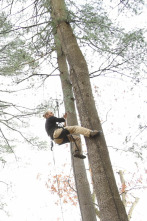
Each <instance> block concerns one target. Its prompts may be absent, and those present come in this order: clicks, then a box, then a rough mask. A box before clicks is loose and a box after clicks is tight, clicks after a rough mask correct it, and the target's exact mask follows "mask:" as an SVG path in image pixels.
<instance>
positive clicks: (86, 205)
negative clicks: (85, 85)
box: [55, 37, 96, 221]
mask: <svg viewBox="0 0 147 221" xmlns="http://www.w3.org/2000/svg"><path fill="white" fill-rule="evenodd" d="M55 42H56V51H57V60H58V66H59V71H60V79H61V84H62V90H63V96H64V104H65V111H66V112H67V113H68V115H67V123H68V125H70V126H71V125H77V124H78V121H77V117H76V111H75V104H74V98H73V92H72V85H71V83H70V80H69V74H68V67H67V63H66V57H65V55H64V53H63V52H62V50H61V47H60V44H59V42H58V40H57V38H56V37H55ZM71 153H72V151H71ZM71 156H72V155H71ZM72 164H73V171H74V177H75V183H76V189H77V195H78V200H79V205H80V211H81V216H82V220H83V221H96V214H95V209H94V205H93V202H92V196H91V192H90V187H89V183H88V179H87V174H86V169H85V165H84V161H83V160H81V159H77V158H74V157H73V156H72Z"/></svg>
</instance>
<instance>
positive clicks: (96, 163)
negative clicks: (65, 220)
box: [50, 0, 128, 221]
mask: <svg viewBox="0 0 147 221" xmlns="http://www.w3.org/2000/svg"><path fill="white" fill-rule="evenodd" d="M50 3H51V7H52V13H53V14H54V18H56V19H55V20H54V23H55V25H56V27H57V33H58V36H59V38H60V41H61V45H62V48H63V50H64V53H65V54H66V57H67V60H68V64H69V66H70V76H71V81H72V86H73V90H74V95H75V99H76V104H77V108H78V112H79V116H80V120H81V124H82V126H84V127H88V128H90V129H98V130H102V127H101V123H100V120H99V117H98V114H97V111H96V107H95V103H94V99H93V95H92V90H91V85H90V80H89V72H88V68H87V64H86V61H85V59H84V56H83V54H82V52H81V50H80V48H79V46H78V44H77V41H76V38H75V36H74V34H73V31H72V28H71V26H70V24H69V21H68V16H67V9H66V7H65V3H64V0H60V1H59V0H51V1H50ZM86 144H87V148H88V158H89V162H90V166H91V169H92V175H93V181H94V189H95V192H96V195H97V199H98V204H99V207H100V217H101V220H102V221H106V220H114V221H118V220H124V221H127V220H128V218H127V214H126V211H125V208H124V206H123V203H122V201H121V199H120V196H119V193H118V189H117V186H116V182H115V178H114V174H113V170H112V166H111V162H110V158H109V153H108V149H107V146H106V142H105V138H104V135H101V136H100V138H95V139H88V138H86Z"/></svg>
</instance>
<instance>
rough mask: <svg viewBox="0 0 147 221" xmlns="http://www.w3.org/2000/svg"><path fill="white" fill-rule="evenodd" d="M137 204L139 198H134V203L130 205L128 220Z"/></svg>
mask: <svg viewBox="0 0 147 221" xmlns="http://www.w3.org/2000/svg"><path fill="white" fill-rule="evenodd" d="M138 202H139V198H138V197H135V201H134V202H133V203H132V205H131V208H130V210H129V212H128V220H131V218H132V213H133V210H134V208H135V206H136V205H137V203H138Z"/></svg>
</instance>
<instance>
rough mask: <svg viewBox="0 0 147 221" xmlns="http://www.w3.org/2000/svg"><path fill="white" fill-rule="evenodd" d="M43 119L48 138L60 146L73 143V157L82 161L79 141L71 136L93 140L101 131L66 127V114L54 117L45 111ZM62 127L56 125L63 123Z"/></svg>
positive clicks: (82, 156)
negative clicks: (81, 136)
mask: <svg viewBox="0 0 147 221" xmlns="http://www.w3.org/2000/svg"><path fill="white" fill-rule="evenodd" d="M43 117H44V118H46V123H45V130H46V132H47V134H48V136H50V138H51V139H52V140H53V141H54V142H55V143H57V144H59V145H61V144H64V143H69V142H74V144H75V145H74V148H73V156H74V157H77V158H80V159H84V158H86V157H85V156H84V155H83V154H82V150H81V139H80V137H79V136H78V135H73V134H81V135H83V136H85V137H89V138H93V137H95V136H98V135H100V133H101V131H97V130H90V129H88V128H85V127H81V126H77V125H75V126H66V118H67V113H66V114H64V116H63V117H61V118H59V117H55V116H54V113H53V112H51V111H47V112H46V113H45V114H44V115H43ZM63 122H64V126H63V125H62V126H60V125H59V124H58V123H63Z"/></svg>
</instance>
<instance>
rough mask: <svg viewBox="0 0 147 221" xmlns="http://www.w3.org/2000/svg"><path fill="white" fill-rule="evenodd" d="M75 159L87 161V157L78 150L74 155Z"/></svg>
mask: <svg viewBox="0 0 147 221" xmlns="http://www.w3.org/2000/svg"><path fill="white" fill-rule="evenodd" d="M73 156H74V157H77V158H80V159H85V158H86V156H84V155H83V154H81V153H80V152H79V151H78V150H76V151H75V153H74V154H73Z"/></svg>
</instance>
